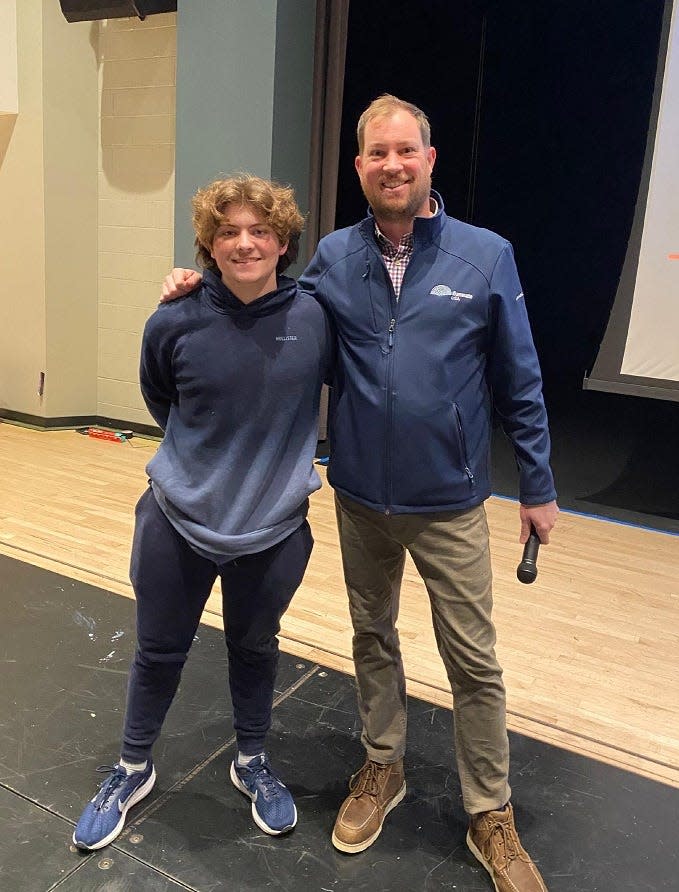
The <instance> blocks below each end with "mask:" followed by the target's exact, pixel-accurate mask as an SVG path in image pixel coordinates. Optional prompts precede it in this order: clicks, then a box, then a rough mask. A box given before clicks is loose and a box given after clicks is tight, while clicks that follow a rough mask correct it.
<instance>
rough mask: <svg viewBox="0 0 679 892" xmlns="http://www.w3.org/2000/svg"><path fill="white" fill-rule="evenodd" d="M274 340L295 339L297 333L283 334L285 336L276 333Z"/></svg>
mask: <svg viewBox="0 0 679 892" xmlns="http://www.w3.org/2000/svg"><path fill="white" fill-rule="evenodd" d="M276 340H277V341H296V340H297V335H285V336H283V335H277V336H276Z"/></svg>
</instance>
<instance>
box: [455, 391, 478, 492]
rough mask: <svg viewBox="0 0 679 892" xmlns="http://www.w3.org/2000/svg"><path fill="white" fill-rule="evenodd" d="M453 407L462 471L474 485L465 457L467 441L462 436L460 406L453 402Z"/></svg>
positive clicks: (472, 475)
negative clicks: (460, 451) (462, 465)
mask: <svg viewBox="0 0 679 892" xmlns="http://www.w3.org/2000/svg"><path fill="white" fill-rule="evenodd" d="M453 409H454V410H455V421H456V422H457V432H458V435H459V437H460V448H461V450H462V461H463V462H464V472H465V474H466V475H467V477H468V478H469V483H470V484H471V485H472V486H473V485H474V474H473V473H472V470H471V468H470V467H469V461H468V459H467V442H466V440H465V437H464V428H463V427H462V418H461V417H460V408H459V406H458V405H457V403H453Z"/></svg>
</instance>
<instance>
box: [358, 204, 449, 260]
mask: <svg viewBox="0 0 679 892" xmlns="http://www.w3.org/2000/svg"><path fill="white" fill-rule="evenodd" d="M429 210H430V211H431V215H432V217H433V216H435V215H436V214H437V213H438V210H439V206H438V202H437V201H436V199H435V198H434V196H433V195H430V196H429ZM373 220H374V223H375V237H376V238H377V242H378V244H379V245H380V248H381V249H382V251H383V252H384V251H388V252H390V253H394V254H395V253H396V252H397V251H400V250H403V249H404V248H405V249H409V248H412V247H413V233H412V230H411V231H410V232H406V234H405V235H402V236H401V238H400V239H399V242H398V244H397V245H395V244H394V243H393V242H392V241H391V239H388V238H387V237H386V235H385V234H384V233H383V232H382V230H381V229H380V227H379V226H378V225H377V220H375V218H374V217H373Z"/></svg>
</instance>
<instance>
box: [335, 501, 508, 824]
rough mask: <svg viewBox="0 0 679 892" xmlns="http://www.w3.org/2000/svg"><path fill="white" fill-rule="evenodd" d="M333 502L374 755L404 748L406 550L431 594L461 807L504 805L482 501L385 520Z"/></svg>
mask: <svg viewBox="0 0 679 892" xmlns="http://www.w3.org/2000/svg"><path fill="white" fill-rule="evenodd" d="M335 504H336V509H337V524H338V528H339V534H340V544H341V549H342V561H343V564H344V578H345V582H346V585H347V592H348V595H349V608H350V612H351V619H352V623H353V627H354V637H353V654H354V663H355V669H356V682H357V686H358V706H359V712H360V715H361V720H362V722H363V734H362V737H361V739H362V741H363V745H364V746H365V748H366V751H367V753H368V757H369V758H370V759H372V760H374V761H376V762H381V763H391V762H395V761H397V760H398V759H400V758H402V757H403V755H404V752H405V745H406V693H405V677H404V672H403V662H402V659H401V650H400V646H399V637H398V631H397V629H396V620H397V617H398V610H399V594H400V588H401V578H402V575H403V566H404V563H405V553H406V550H407V551H408V552H409V553H410V555H411V557H412V559H413V561H414V563H415V566H416V567H417V570H418V572H419V574H420V576H421V577H422V579H423V580H424V584H425V586H426V588H427V592H428V594H429V600H430V605H431V614H432V621H433V624H434V633H435V635H436V642H437V645H438V649H439V653H440V654H441V657H442V659H443V663H444V665H445V668H446V672H447V674H448V679H449V681H450V685H451V689H452V692H453V701H454V705H453V709H454V716H455V746H456V756H457V766H458V771H459V775H460V783H461V786H462V798H463V802H464V807H465V809H466V810H467V812H468V813H470V814H476V813H478V812H482V811H489V810H491V809H495V808H499V807H501V806H503V805H504V804H505V803H506V802H507V801H508V800H509V796H510V789H509V784H508V780H507V775H508V770H509V744H508V741H507V730H506V718H505V689H504V684H503V682H502V669H501V668H500V666H499V664H498V662H497V658H496V656H495V628H494V626H493V623H492V620H491V610H492V603H493V600H492V592H491V582H492V576H491V568H490V550H489V543H488V524H487V522H486V513H485V509H484V507H483V505H480V506H479V507H477V508H472V509H469V510H466V511H446V512H440V513H434V514H396V515H390V516H386V515H383V514H381V513H379V512H377V511H373V510H371V509H370V508H366V507H365V506H363V505H360V504H359V503H358V502H354V501H352V500H350V499H347V498H345V497H342V496H337V497H336V499H335Z"/></svg>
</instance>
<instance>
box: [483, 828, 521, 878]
mask: <svg viewBox="0 0 679 892" xmlns="http://www.w3.org/2000/svg"><path fill="white" fill-rule="evenodd" d="M486 821H487V836H486V840H485V844H484V848H485V849H486V852H487V854H486V858H487V859H488V860H489V861H491V862H492V863H493V866H494V867H495V868H496V869H497V870H504V869H506V868H507V867H508V866H509V865H510V864H511V863H512V861H516V860H517V859H520V860H522V861H526V860H530V859H529V858H528V857H527V855H525V854H524V851H523V849H522V847H521V843H520V842H519V837H518V834H517V832H516V828H515V827H514V825H513V823H509V822H506V821H498V820H494V819H492V818H490V817H488V816H487V817H486Z"/></svg>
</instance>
